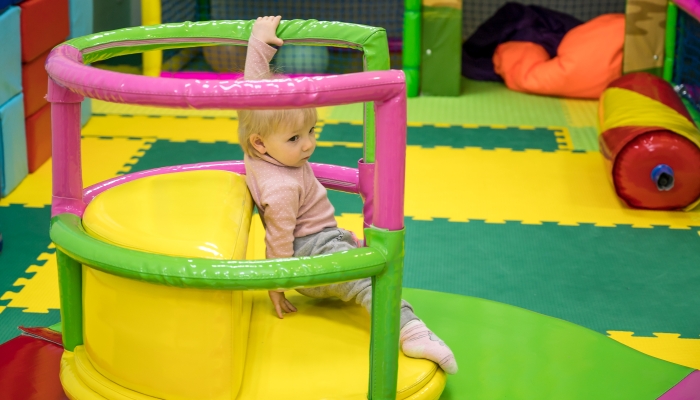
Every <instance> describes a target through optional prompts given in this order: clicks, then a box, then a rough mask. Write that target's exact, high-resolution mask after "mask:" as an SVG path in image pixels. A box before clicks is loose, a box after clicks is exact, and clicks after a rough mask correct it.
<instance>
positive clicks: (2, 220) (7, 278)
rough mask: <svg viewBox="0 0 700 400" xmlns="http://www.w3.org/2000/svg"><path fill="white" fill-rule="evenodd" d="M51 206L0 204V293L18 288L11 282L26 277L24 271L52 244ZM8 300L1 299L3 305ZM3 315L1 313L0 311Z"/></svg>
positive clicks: (36, 262)
mask: <svg viewBox="0 0 700 400" xmlns="http://www.w3.org/2000/svg"><path fill="white" fill-rule="evenodd" d="M50 218H51V209H50V207H41V208H26V207H23V206H21V205H10V206H7V207H0V232H2V237H3V248H2V253H0V297H2V295H3V294H4V293H5V292H6V291H15V292H16V291H18V289H19V288H18V287H16V286H13V283H14V282H15V281H16V280H17V278H28V277H30V276H31V274H28V273H26V272H25V270H26V269H27V268H28V267H29V266H30V265H37V264H38V263H40V262H39V261H37V257H39V255H40V254H41V253H44V252H46V250H47V246H48V245H49V244H51V238H50V237H49V220H50ZM7 302H9V300H0V305H6V303H7ZM0 316H2V314H0Z"/></svg>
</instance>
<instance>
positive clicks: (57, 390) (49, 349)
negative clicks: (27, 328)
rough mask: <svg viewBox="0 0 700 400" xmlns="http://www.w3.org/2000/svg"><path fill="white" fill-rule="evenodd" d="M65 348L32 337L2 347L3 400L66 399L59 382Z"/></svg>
mask: <svg viewBox="0 0 700 400" xmlns="http://www.w3.org/2000/svg"><path fill="white" fill-rule="evenodd" d="M62 354H63V347H62V346H58V345H56V344H53V343H49V342H47V341H44V340H41V339H36V338H32V337H29V336H18V337H16V338H14V339H12V340H10V341H9V342H6V343H3V344H2V345H0V398H2V399H18V400H19V399H21V400H67V399H68V397H67V396H66V394H65V393H64V391H63V387H62V386H61V381H60V380H59V371H60V366H61V355H62Z"/></svg>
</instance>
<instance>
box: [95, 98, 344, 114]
mask: <svg viewBox="0 0 700 400" xmlns="http://www.w3.org/2000/svg"><path fill="white" fill-rule="evenodd" d="M317 110H318V116H319V119H326V118H327V117H329V116H330V115H331V112H332V110H333V107H320V108H318V109H317ZM92 112H93V113H94V114H105V115H145V116H148V115H160V116H173V117H174V116H183V117H225V118H237V117H238V114H237V113H236V110H195V109H184V108H168V107H151V106H139V105H133V104H121V103H111V102H108V101H103V100H95V99H93V100H92Z"/></svg>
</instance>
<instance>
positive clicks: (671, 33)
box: [664, 1, 678, 82]
mask: <svg viewBox="0 0 700 400" xmlns="http://www.w3.org/2000/svg"><path fill="white" fill-rule="evenodd" d="M677 21H678V6H677V5H676V4H675V3H673V2H672V1H669V2H668V11H667V12H666V46H665V49H664V79H665V80H666V81H668V82H671V80H672V79H673V60H674V58H675V57H676V29H677Z"/></svg>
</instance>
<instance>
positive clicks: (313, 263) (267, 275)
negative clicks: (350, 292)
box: [51, 214, 386, 290]
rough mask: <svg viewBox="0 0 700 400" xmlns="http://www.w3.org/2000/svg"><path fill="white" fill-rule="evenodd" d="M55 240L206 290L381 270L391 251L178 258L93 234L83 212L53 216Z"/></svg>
mask: <svg viewBox="0 0 700 400" xmlns="http://www.w3.org/2000/svg"><path fill="white" fill-rule="evenodd" d="M51 240H52V241H53V242H54V243H55V244H56V247H57V248H58V249H59V250H60V251H61V252H63V253H65V254H66V255H67V256H68V257H70V258H71V259H73V260H75V261H77V262H79V263H82V264H86V265H88V266H90V267H91V268H95V269H97V270H100V271H103V272H107V273H110V274H113V275H117V276H122V277H125V278H130V279H136V280H140V281H144V282H150V283H156V284H162V285H168V286H178V287H190V288H200V289H226V290H251V289H266V290H272V289H283V288H284V289H291V288H297V287H304V286H318V285H325V284H329V283H335V282H341V281H349V280H355V279H360V278H366V277H369V276H373V275H377V274H379V273H380V272H382V271H383V270H384V267H385V265H386V258H385V256H384V255H383V254H382V253H381V252H380V251H379V250H377V249H374V248H371V247H362V248H358V249H353V250H348V251H343V252H339V253H334V254H327V255H320V256H314V257H300V258H288V259H275V260H214V259H206V258H186V257H173V256H167V255H162V254H154V253H148V252H143V251H138V250H132V249H127V248H124V247H119V246H115V245H112V244H109V243H105V242H102V241H100V240H98V239H95V238H93V237H91V236H89V235H88V234H87V232H85V230H84V229H83V226H82V222H81V219H80V217H78V216H77V215H74V214H60V215H57V216H55V217H53V218H52V219H51Z"/></svg>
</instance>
